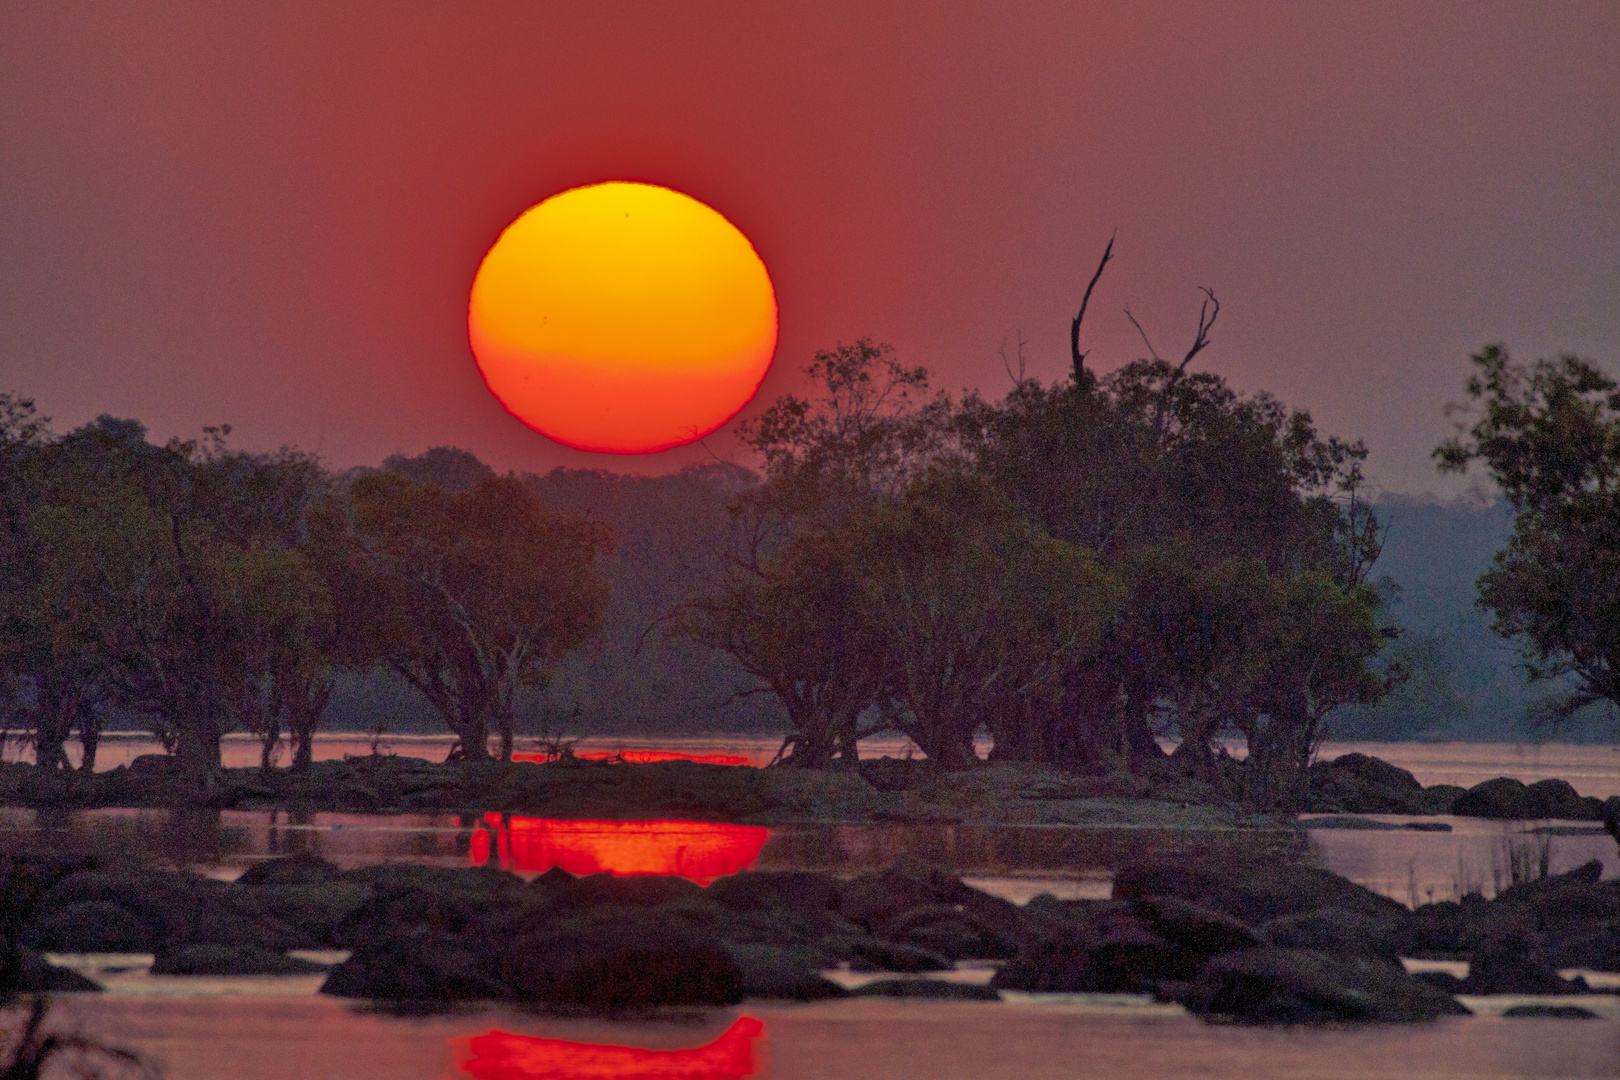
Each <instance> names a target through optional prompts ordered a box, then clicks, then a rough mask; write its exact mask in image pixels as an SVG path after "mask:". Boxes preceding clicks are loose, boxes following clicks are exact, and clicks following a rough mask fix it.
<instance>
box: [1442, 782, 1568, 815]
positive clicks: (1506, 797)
mask: <svg viewBox="0 0 1620 1080" xmlns="http://www.w3.org/2000/svg"><path fill="white" fill-rule="evenodd" d="M1545 809H1546V808H1545V807H1544V806H1543V804H1542V801H1541V798H1540V797H1539V796H1538V795H1537V794H1536V793H1535V792H1533V791H1531V790H1530V789H1529V788H1528V787H1525V785H1524V784H1523V783H1521V782H1520V781H1518V780H1514V779H1512V778H1511V777H1506V776H1501V777H1497V778H1496V779H1495V780H1486V781H1484V782H1483V783H1479V784H1475V785H1474V786H1473V787H1471V788H1469V789H1468V790H1467V791H1465V792H1463V793H1462V794H1461V795H1459V796H1457V798H1456V800H1455V801H1453V802H1452V804H1451V812H1452V813H1453V814H1456V815H1458V816H1459V817H1476V818H1491V819H1493V820H1498V821H1533V820H1535V819H1536V818H1543V817H1546V816H1547V814H1546V813H1545Z"/></svg>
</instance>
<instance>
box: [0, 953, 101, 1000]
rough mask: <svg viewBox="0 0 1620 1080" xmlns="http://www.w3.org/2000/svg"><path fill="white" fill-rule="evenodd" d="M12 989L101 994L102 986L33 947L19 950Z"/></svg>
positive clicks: (54, 992)
mask: <svg viewBox="0 0 1620 1080" xmlns="http://www.w3.org/2000/svg"><path fill="white" fill-rule="evenodd" d="M14 971H15V975H16V982H15V984H14V985H13V987H12V989H14V990H18V991H22V992H24V993H30V994H99V993H101V987H100V986H99V985H97V984H96V983H94V982H91V981H90V980H89V979H87V978H85V977H84V976H83V975H80V974H79V973H78V972H77V971H73V970H71V969H70V968H65V967H57V966H56V965H55V964H52V963H50V962H49V961H47V960H46V959H45V958H44V957H43V956H41V955H40V954H39V953H37V952H35V951H34V950H33V949H19V950H17V966H16V968H15V969H14Z"/></svg>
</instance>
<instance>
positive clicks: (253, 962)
mask: <svg viewBox="0 0 1620 1080" xmlns="http://www.w3.org/2000/svg"><path fill="white" fill-rule="evenodd" d="M325 970H326V967H325V966H324V965H321V964H312V963H310V962H309V961H308V960H300V959H298V958H297V957H295V956H288V955H286V954H285V953H278V952H271V951H270V950H269V949H261V948H259V947H258V946H256V945H185V946H182V947H180V948H178V949H160V950H159V951H158V954H157V957H156V959H155V960H154V961H153V962H152V974H154V975H319V974H320V973H322V972H324V971H325Z"/></svg>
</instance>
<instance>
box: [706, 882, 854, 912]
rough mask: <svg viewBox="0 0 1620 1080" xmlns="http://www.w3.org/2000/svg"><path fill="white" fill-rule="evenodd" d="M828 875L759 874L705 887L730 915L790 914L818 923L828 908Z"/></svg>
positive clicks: (830, 886) (831, 899)
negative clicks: (729, 911)
mask: <svg viewBox="0 0 1620 1080" xmlns="http://www.w3.org/2000/svg"><path fill="white" fill-rule="evenodd" d="M835 895H836V892H835V887H834V882H833V878H832V875H831V874H816V873H808V872H801V871H794V870H759V871H753V872H750V873H743V874H732V875H731V876H730V877H723V878H720V879H719V880H718V881H716V882H715V883H714V884H713V885H710V886H709V890H708V897H709V899H710V900H712V901H714V902H715V903H717V904H720V905H722V906H724V907H727V908H730V909H731V910H733V911H759V912H792V913H794V914H796V915H798V916H800V917H801V918H810V919H821V918H823V917H824V916H825V915H826V913H827V911H828V910H829V909H831V908H832V906H833V902H834V899H835Z"/></svg>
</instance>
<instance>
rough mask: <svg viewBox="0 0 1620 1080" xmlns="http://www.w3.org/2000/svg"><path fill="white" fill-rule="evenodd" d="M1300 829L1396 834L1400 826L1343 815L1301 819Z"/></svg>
mask: <svg viewBox="0 0 1620 1080" xmlns="http://www.w3.org/2000/svg"><path fill="white" fill-rule="evenodd" d="M1299 827H1300V828H1302V829H1361V830H1366V831H1368V832H1397V831H1399V830H1400V828H1401V827H1400V826H1399V825H1396V824H1395V823H1394V822H1391V821H1373V820H1371V819H1370V818H1362V817H1355V816H1353V815H1345V816H1344V817H1313V818H1301V819H1300V820H1299Z"/></svg>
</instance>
